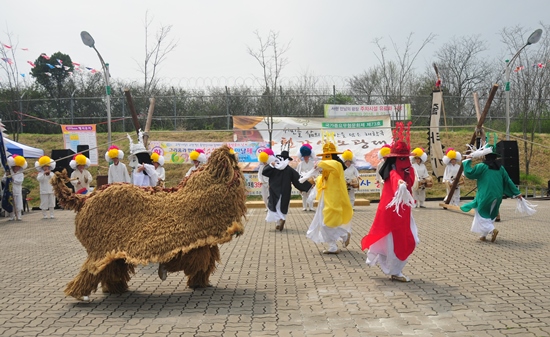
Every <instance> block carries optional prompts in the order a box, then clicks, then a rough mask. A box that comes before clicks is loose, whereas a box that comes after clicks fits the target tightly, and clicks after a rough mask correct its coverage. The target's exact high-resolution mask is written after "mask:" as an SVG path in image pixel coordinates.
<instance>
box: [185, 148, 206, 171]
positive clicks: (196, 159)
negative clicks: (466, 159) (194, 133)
mask: <svg viewBox="0 0 550 337" xmlns="http://www.w3.org/2000/svg"><path fill="white" fill-rule="evenodd" d="M189 159H191V161H192V162H193V166H191V167H190V168H189V171H187V173H186V174H185V176H186V177H189V176H190V175H191V173H193V172H195V171H196V170H198V169H199V167H200V166H201V165H204V164H205V163H206V154H205V153H204V150H203V149H196V150H194V151H191V153H190V154H189Z"/></svg>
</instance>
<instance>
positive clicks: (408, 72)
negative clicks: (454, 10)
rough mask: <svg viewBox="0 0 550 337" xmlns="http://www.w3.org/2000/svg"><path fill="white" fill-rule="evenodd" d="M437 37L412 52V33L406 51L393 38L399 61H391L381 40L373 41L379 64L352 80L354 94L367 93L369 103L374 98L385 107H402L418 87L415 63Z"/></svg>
mask: <svg viewBox="0 0 550 337" xmlns="http://www.w3.org/2000/svg"><path fill="white" fill-rule="evenodd" d="M434 38H435V35H434V34H429V35H428V36H427V37H426V38H425V39H424V40H423V41H422V43H421V44H420V46H419V47H418V48H417V49H416V50H414V49H413V33H410V34H409V36H408V37H407V40H406V41H405V46H404V48H403V49H402V48H400V47H399V46H398V45H397V43H396V42H394V41H393V40H392V39H391V38H390V41H391V43H392V46H393V51H394V53H395V58H396V60H390V59H388V55H387V54H388V48H387V47H386V46H384V45H383V44H382V39H381V38H376V39H374V41H373V43H374V44H375V45H376V46H377V47H378V53H375V55H376V58H377V59H378V61H379V64H378V65H377V66H374V67H371V68H370V69H369V70H367V71H366V72H365V73H364V74H363V75H362V76H359V77H354V78H352V79H351V80H350V85H351V88H352V92H353V93H354V94H366V95H367V97H368V99H367V100H368V101H369V103H370V101H371V100H372V97H373V96H380V97H381V102H380V103H382V104H399V105H400V104H402V103H403V97H404V96H405V95H407V94H410V93H411V92H412V91H413V89H414V88H415V80H416V76H415V74H414V73H413V70H414V68H413V66H414V63H415V61H416V59H417V58H418V56H419V55H420V52H421V51H422V50H423V49H424V48H425V47H426V45H428V44H429V43H431V42H432V41H433V40H434Z"/></svg>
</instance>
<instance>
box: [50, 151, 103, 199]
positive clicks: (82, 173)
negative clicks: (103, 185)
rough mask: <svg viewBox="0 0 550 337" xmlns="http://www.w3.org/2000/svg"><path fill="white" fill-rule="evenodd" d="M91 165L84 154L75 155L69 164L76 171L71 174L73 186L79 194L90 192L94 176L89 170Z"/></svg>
mask: <svg viewBox="0 0 550 337" xmlns="http://www.w3.org/2000/svg"><path fill="white" fill-rule="evenodd" d="M90 164H91V163H90V159H88V158H87V157H86V156H85V155H83V154H76V155H74V156H73V159H72V160H71V162H70V163H69V166H70V167H71V168H72V169H73V170H74V171H73V173H71V184H72V185H73V186H74V190H75V192H76V193H77V194H86V193H88V192H89V191H90V183H91V182H92V180H93V177H92V174H91V173H90V171H88V170H87V169H88V167H90ZM52 193H53V190H52Z"/></svg>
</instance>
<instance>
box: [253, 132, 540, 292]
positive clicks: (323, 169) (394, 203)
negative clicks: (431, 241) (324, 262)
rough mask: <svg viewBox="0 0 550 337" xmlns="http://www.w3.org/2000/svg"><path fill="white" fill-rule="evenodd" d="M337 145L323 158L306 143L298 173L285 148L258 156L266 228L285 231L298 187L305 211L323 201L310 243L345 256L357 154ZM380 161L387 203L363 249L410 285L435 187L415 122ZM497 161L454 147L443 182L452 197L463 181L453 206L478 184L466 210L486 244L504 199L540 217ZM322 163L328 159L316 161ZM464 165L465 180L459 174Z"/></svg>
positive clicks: (327, 142)
mask: <svg viewBox="0 0 550 337" xmlns="http://www.w3.org/2000/svg"><path fill="white" fill-rule="evenodd" d="M335 143H336V142H335V141H334V139H332V140H331V139H330V137H329V138H326V137H325V138H324V139H323V152H322V153H321V154H318V155H317V156H316V155H315V153H314V151H313V149H312V147H311V146H310V145H309V144H305V145H303V146H302V147H300V149H299V153H298V154H297V157H298V158H299V160H300V162H299V163H298V165H297V166H296V169H293V168H292V167H291V166H290V165H289V163H290V162H291V161H292V160H293V158H291V157H290V156H289V151H288V148H286V149H285V148H284V145H283V148H282V151H281V153H280V154H279V155H274V153H273V151H272V150H271V149H267V150H265V151H264V152H262V153H260V155H259V156H258V159H259V161H260V166H259V169H258V181H259V182H260V184H261V193H262V199H263V201H264V203H265V205H266V211H267V216H266V219H265V220H266V222H275V224H276V227H275V228H276V230H279V231H282V230H283V229H284V226H285V222H286V220H287V214H288V208H289V203H290V197H291V188H292V186H294V187H295V188H296V189H298V190H299V191H300V194H301V197H302V206H303V211H306V212H307V211H313V210H314V201H317V208H316V209H315V215H314V216H313V220H312V222H311V224H310V226H309V229H308V230H307V233H306V237H307V238H308V239H310V240H311V241H313V242H315V243H317V244H325V245H326V246H327V247H326V249H324V250H323V254H338V253H340V252H341V249H340V248H339V247H338V243H339V242H340V243H341V245H342V247H344V248H345V247H347V246H348V245H349V243H350V238H351V233H352V228H351V219H352V217H353V212H354V208H353V205H354V202H355V189H356V188H358V187H359V186H358V180H359V172H358V170H357V168H356V167H355V156H354V154H353V153H352V152H351V151H350V150H346V151H343V152H338V150H337V149H336V145H335ZM378 156H379V159H380V163H379V164H378V166H377V170H376V177H377V178H376V179H377V181H378V182H379V186H380V189H381V191H380V202H379V204H378V208H377V211H376V214H375V217H374V220H373V223H372V225H371V227H370V229H369V232H368V233H367V235H365V236H364V237H363V238H362V240H361V249H362V250H364V251H366V252H367V258H366V263H367V264H368V265H369V266H375V265H378V266H379V267H380V269H381V270H382V272H384V273H385V274H386V275H388V276H390V278H391V279H392V280H396V281H400V282H409V281H410V278H409V277H407V276H405V275H404V274H403V269H404V267H405V265H406V263H407V260H408V258H409V256H410V255H411V254H412V253H413V251H414V249H415V248H416V245H417V244H419V242H420V240H419V237H418V230H417V226H416V223H415V220H414V217H413V213H412V210H413V209H414V208H426V206H425V201H426V189H427V188H430V187H432V186H433V180H432V177H431V175H430V174H429V172H428V170H427V168H426V165H425V163H426V161H427V160H428V156H427V153H426V152H425V151H424V150H423V149H422V148H415V149H413V150H412V151H411V147H410V124H409V125H408V126H405V125H404V124H402V123H397V124H396V128H395V130H394V132H393V142H392V144H391V145H385V146H383V147H382V148H381V149H380V150H379V153H378ZM497 156H498V154H496V153H495V152H493V150H492V147H490V146H484V147H482V148H481V149H478V150H475V149H472V151H471V153H470V154H468V155H466V156H465V157H464V160H463V157H462V155H461V153H460V152H458V151H456V150H455V149H452V148H449V149H447V151H446V153H445V156H444V158H443V163H444V164H445V165H446V169H445V173H444V176H443V180H442V181H443V183H445V185H446V188H447V196H449V193H450V192H451V188H452V185H453V183H454V182H455V180H456V179H458V182H457V187H456V189H455V191H454V193H453V195H452V198H451V199H450V201H449V203H448V204H449V205H454V206H460V186H461V185H463V184H464V176H466V177H467V178H469V179H474V180H477V186H478V193H477V194H476V197H475V198H474V200H472V201H471V202H468V203H466V204H463V205H462V206H460V209H461V210H462V211H464V212H469V211H470V210H472V209H474V210H475V215H474V219H473V222H472V227H471V231H472V232H474V233H477V234H479V235H480V240H482V241H489V240H490V241H491V242H495V240H496V237H497V235H498V230H497V229H496V228H495V226H494V222H495V220H496V218H497V215H498V213H499V207H500V204H501V202H502V198H503V196H504V195H506V196H508V197H514V198H518V210H520V211H522V212H524V213H527V214H528V215H531V214H533V213H534V212H535V210H534V206H533V205H531V204H529V203H528V202H527V201H525V199H523V198H522V196H521V194H520V191H519V190H518V188H517V187H516V186H515V185H514V183H513V182H512V180H511V179H510V178H509V176H508V174H507V172H506V170H505V169H504V167H502V166H501V165H500V164H499V163H498V162H497V161H496V159H497ZM316 157H321V158H320V160H316ZM475 158H482V159H483V161H482V162H480V163H478V164H477V165H475V166H473V167H472V165H471V161H472V159H475ZM461 165H463V174H462V173H461V172H462V171H461V170H459V169H460V168H461ZM445 199H446V200H447V197H446V198H445Z"/></svg>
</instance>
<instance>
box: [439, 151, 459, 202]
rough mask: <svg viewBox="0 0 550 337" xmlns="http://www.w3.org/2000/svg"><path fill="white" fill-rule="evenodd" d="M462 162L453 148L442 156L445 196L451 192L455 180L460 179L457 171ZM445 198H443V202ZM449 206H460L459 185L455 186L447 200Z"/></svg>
mask: <svg viewBox="0 0 550 337" xmlns="http://www.w3.org/2000/svg"><path fill="white" fill-rule="evenodd" d="M461 161H462V155H461V154H460V152H458V151H455V149H453V148H448V149H447V152H446V153H445V155H444V156H443V164H445V165H446V166H445V172H444V173H443V180H442V181H443V183H444V184H445V185H446V187H447V188H446V189H447V195H449V192H450V191H451V186H452V185H453V182H454V180H455V179H460V177H457V176H458V170H460V165H461ZM446 199H447V197H445V200H446ZM448 203H449V205H454V206H460V185H456V190H455V191H454V193H453V197H452V198H451V200H448Z"/></svg>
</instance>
